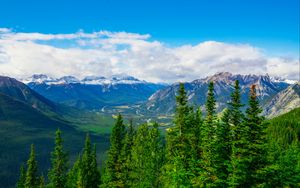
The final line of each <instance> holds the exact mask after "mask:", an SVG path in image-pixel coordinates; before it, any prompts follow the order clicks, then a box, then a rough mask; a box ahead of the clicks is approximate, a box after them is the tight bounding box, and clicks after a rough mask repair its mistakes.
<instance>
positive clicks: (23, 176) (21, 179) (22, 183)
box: [17, 164, 26, 188]
mask: <svg viewBox="0 0 300 188" xmlns="http://www.w3.org/2000/svg"><path fill="white" fill-rule="evenodd" d="M25 181H26V171H25V169H24V165H23V164H22V165H21V167H20V177H19V180H18V182H17V188H24V187H25Z"/></svg>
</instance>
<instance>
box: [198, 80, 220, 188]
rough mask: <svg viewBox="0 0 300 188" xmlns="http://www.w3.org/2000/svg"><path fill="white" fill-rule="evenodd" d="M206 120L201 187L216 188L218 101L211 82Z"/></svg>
mask: <svg viewBox="0 0 300 188" xmlns="http://www.w3.org/2000/svg"><path fill="white" fill-rule="evenodd" d="M205 106H206V118H205V121H204V124H203V129H202V131H201V137H202V161H201V162H202V168H203V171H202V173H201V175H200V177H199V178H200V182H201V185H199V186H201V187H216V183H215V182H216V181H217V179H218V177H217V172H216V166H215V162H216V158H215V157H216V156H215V154H216V151H217V150H216V146H215V143H216V140H215V138H216V127H217V118H216V100H215V96H214V83H213V82H210V83H209V86H208V93H207V99H206V104H205Z"/></svg>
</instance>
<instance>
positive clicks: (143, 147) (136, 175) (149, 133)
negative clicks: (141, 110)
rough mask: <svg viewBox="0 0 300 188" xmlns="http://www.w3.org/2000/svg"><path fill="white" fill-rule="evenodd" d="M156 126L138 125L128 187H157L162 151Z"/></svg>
mask: <svg viewBox="0 0 300 188" xmlns="http://www.w3.org/2000/svg"><path fill="white" fill-rule="evenodd" d="M161 144H162V143H161V140H160V134H159V130H158V124H156V123H155V124H154V126H153V127H150V126H149V125H148V124H147V123H145V124H143V125H140V126H139V128H138V130H137V133H136V136H135V138H134V144H133V147H132V167H133V168H132V172H131V175H130V176H131V179H132V183H131V185H130V186H129V187H136V188H139V187H145V188H147V187H149V188H150V187H153V188H155V187H159V185H160V182H159V174H160V167H161V166H162V164H163V159H162V157H163V150H162V145H161Z"/></svg>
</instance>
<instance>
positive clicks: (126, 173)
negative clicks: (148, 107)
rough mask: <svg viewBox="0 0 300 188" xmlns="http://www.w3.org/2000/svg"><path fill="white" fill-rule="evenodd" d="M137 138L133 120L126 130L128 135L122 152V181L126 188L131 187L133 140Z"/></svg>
mask: <svg viewBox="0 0 300 188" xmlns="http://www.w3.org/2000/svg"><path fill="white" fill-rule="evenodd" d="M134 136H135V130H134V127H133V121H132V119H131V120H130V121H129V124H128V127H127V129H126V135H125V138H124V144H123V148H122V152H121V157H120V159H119V160H120V162H121V181H122V182H124V186H125V187H129V186H130V184H131V182H132V180H131V177H130V174H131V171H132V170H133V169H132V168H133V167H132V152H131V150H132V147H133V140H134Z"/></svg>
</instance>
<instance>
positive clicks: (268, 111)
mask: <svg viewBox="0 0 300 188" xmlns="http://www.w3.org/2000/svg"><path fill="white" fill-rule="evenodd" d="M297 107H300V82H298V83H296V84H293V85H291V86H289V87H288V88H286V89H285V90H282V91H281V92H279V93H278V94H276V95H275V96H274V97H273V98H272V99H271V100H270V101H269V102H267V103H266V104H265V105H264V112H263V113H264V115H266V116H267V117H269V118H271V117H274V116H278V115H281V114H284V113H286V112H288V111H290V110H293V109H295V108H297Z"/></svg>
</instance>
